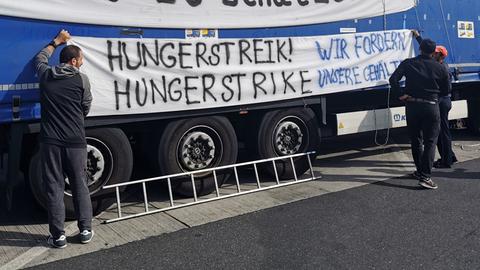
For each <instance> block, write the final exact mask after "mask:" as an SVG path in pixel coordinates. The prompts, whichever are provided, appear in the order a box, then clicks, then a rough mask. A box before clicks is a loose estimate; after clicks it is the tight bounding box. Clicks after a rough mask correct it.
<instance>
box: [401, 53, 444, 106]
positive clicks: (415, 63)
mask: <svg viewBox="0 0 480 270" xmlns="http://www.w3.org/2000/svg"><path fill="white" fill-rule="evenodd" d="M405 63H406V65H405V78H406V81H405V94H407V95H409V96H411V97H415V98H422V99H425V100H432V101H436V100H438V97H439V95H440V94H441V93H442V92H445V91H448V88H446V87H445V80H446V79H447V80H448V72H447V70H446V68H445V67H444V66H442V65H441V64H439V63H437V62H436V61H435V60H434V59H432V58H431V57H429V56H426V55H419V56H417V57H414V58H410V59H407V60H405Z"/></svg>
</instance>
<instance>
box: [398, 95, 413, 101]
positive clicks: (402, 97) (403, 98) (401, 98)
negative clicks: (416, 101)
mask: <svg viewBox="0 0 480 270" xmlns="http://www.w3.org/2000/svg"><path fill="white" fill-rule="evenodd" d="M409 98H411V96H409V95H403V96H401V97H399V98H398V99H400V100H401V101H407V100H408V99H409Z"/></svg>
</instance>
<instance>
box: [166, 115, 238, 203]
mask: <svg viewBox="0 0 480 270" xmlns="http://www.w3.org/2000/svg"><path fill="white" fill-rule="evenodd" d="M195 151H196V152H195ZM237 154H238V143H237V136H236V135H235V130H234V129H233V126H232V124H231V123H230V122H229V121H228V119H227V118H225V117H221V116H210V117H199V118H192V119H182V120H177V121H173V122H170V123H169V124H168V125H167V126H166V128H165V131H164V132H163V134H162V136H161V138H160V141H159V145H158V159H157V160H158V167H159V169H160V173H161V174H162V175H168V174H174V173H181V172H188V171H195V170H200V169H205V168H213V167H218V166H222V165H228V164H233V163H235V162H236V161H237ZM195 177H196V181H195V190H196V192H197V195H205V194H209V193H211V192H212V191H214V190H215V182H214V179H213V176H212V173H207V174H205V175H200V176H197V175H196V176H195ZM228 177H229V173H226V172H220V173H219V174H217V181H218V184H219V186H221V185H222V184H223V183H224V182H225V180H226V179H227V178H228ZM172 183H173V185H172V186H173V189H174V192H175V193H176V194H180V195H182V196H188V197H191V196H193V187H192V184H191V180H190V178H188V179H184V178H182V179H179V178H177V179H172Z"/></svg>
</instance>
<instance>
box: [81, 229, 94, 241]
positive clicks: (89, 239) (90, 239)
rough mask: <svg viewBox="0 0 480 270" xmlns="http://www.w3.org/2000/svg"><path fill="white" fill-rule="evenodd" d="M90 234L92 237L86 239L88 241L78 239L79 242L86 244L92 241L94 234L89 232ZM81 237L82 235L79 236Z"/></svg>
mask: <svg viewBox="0 0 480 270" xmlns="http://www.w3.org/2000/svg"><path fill="white" fill-rule="evenodd" d="M91 234H92V235H91V236H90V238H88V239H86V240H81V239H80V242H81V243H82V244H88V243H90V241H92V239H93V236H94V235H95V232H94V231H93V230H92V231H91ZM81 237H82V235H80V238H81Z"/></svg>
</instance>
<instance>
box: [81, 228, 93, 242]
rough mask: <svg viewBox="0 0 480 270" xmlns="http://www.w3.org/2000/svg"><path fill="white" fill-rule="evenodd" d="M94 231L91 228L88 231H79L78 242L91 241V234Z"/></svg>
mask: <svg viewBox="0 0 480 270" xmlns="http://www.w3.org/2000/svg"><path fill="white" fill-rule="evenodd" d="M94 234H95V233H94V232H93V230H91V231H89V230H83V231H82V232H80V242H81V243H82V244H86V243H88V242H90V241H92V238H93V235H94Z"/></svg>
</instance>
